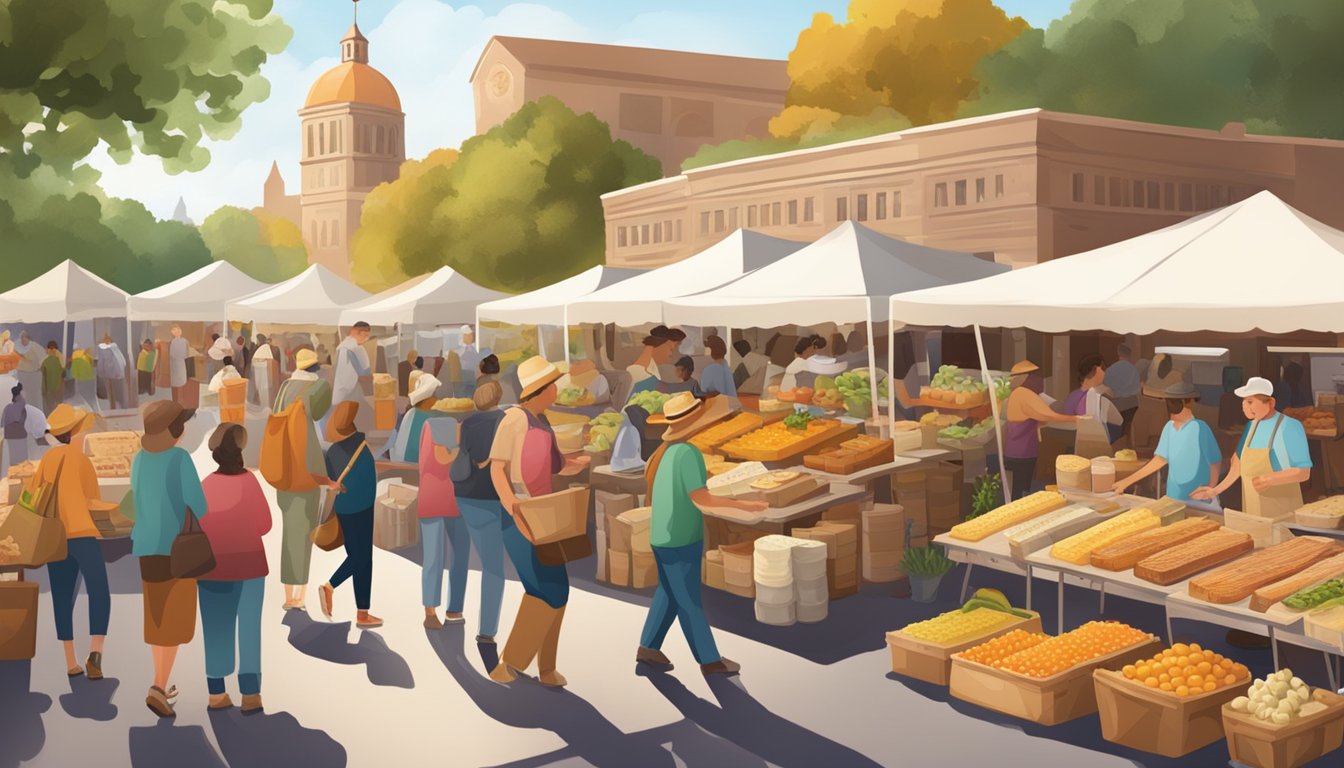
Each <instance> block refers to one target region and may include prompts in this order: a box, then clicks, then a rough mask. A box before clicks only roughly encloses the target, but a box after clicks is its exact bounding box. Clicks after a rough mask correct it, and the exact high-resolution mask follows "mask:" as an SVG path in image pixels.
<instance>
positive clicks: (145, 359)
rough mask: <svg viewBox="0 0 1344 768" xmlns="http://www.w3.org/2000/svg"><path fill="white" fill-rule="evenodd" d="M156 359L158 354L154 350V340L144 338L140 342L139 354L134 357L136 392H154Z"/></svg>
mask: <svg viewBox="0 0 1344 768" xmlns="http://www.w3.org/2000/svg"><path fill="white" fill-rule="evenodd" d="M157 360H158V355H157V354H155V352H154V342H153V341H150V340H149V339H145V340H144V341H142V342H140V354H138V355H136V357H135V373H136V388H135V391H136V393H137V394H141V395H153V394H154V363H155V362H156V361H157Z"/></svg>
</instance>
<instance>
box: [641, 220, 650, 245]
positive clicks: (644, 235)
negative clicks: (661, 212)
mask: <svg viewBox="0 0 1344 768" xmlns="http://www.w3.org/2000/svg"><path fill="white" fill-rule="evenodd" d="M639 243H640V245H648V244H649V225H648V224H644V225H641V226H640V228H639Z"/></svg>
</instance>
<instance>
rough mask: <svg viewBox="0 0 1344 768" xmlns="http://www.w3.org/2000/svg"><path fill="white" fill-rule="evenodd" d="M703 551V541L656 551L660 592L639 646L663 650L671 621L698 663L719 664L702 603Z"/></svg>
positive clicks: (657, 594)
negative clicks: (683, 635)
mask: <svg viewBox="0 0 1344 768" xmlns="http://www.w3.org/2000/svg"><path fill="white" fill-rule="evenodd" d="M704 549H705V543H704V542H703V541H697V542H695V543H694V544H687V545H686V546H684V547H654V548H653V559H654V562H656V563H657V564H658V590H657V591H656V592H654V593H653V603H652V604H651V605H650V606H649V617H648V619H647V620H645V622H644V633H643V635H641V636H640V640H639V644H640V645H642V646H644V647H645V648H653V649H658V648H661V647H662V646H663V640H664V639H665V638H666V637H667V631H668V630H669V629H671V628H672V620H673V619H677V620H679V621H680V622H681V631H682V632H683V633H684V634H685V635H686V642H687V643H689V644H690V646H691V654H692V655H693V656H695V660H696V661H697V662H699V663H700V664H712V663H714V662H716V661H718V660H719V648H718V646H717V645H715V644H714V635H713V633H711V632H710V630H709V620H708V619H706V618H705V609H704V608H703V607H702V606H701V603H700V589H701V587H700V557H701V556H702V555H703V554H704Z"/></svg>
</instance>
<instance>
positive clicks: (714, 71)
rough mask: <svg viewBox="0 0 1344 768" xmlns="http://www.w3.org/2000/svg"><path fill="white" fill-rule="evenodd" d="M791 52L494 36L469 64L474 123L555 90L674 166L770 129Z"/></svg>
mask: <svg viewBox="0 0 1344 768" xmlns="http://www.w3.org/2000/svg"><path fill="white" fill-rule="evenodd" d="M785 66H786V62H784V61H777V60H771V59H749V58H740V57H735V56H715V55H710V54H701V53H686V52H683V51H666V50H658V49H651V48H629V47H624V46H617V45H595V44H589V43H570V42H561V41H556V40H538V39H532V38H518V37H500V36H496V37H492V38H491V39H490V41H489V42H488V43H486V46H485V49H484V50H483V51H482V52H481V57H480V59H479V60H478V61H477V63H476V68H475V70H474V71H473V72H472V74H471V87H472V93H473V98H474V100H475V106H476V132H477V133H478V134H479V133H484V132H485V131H487V130H489V129H490V128H492V127H494V126H496V125H499V124H500V123H501V122H503V121H504V119H505V118H507V117H508V116H509V115H511V114H513V113H514V112H516V111H517V110H518V109H519V108H520V107H521V106H523V104H525V103H527V102H529V101H535V100H537V99H539V98H541V97H543V96H554V97H556V98H558V99H560V100H561V101H563V102H564V103H565V104H566V105H568V106H569V108H570V109H573V110H574V111H575V112H578V113H580V114H582V113H584V112H592V113H593V114H594V115H596V116H597V117H598V118H599V119H601V120H603V121H604V122H606V123H607V124H608V125H609V126H610V127H611V133H612V136H613V137H615V138H617V139H623V140H625V141H628V142H630V143H631V144H633V145H634V146H636V147H639V148H640V149H642V150H644V151H645V152H647V153H648V154H650V155H653V156H654V157H657V158H658V159H659V160H660V161H661V162H662V164H663V173H664V174H668V173H676V172H677V171H679V170H680V168H681V163H682V161H683V160H685V159H686V158H688V157H690V156H691V155H693V154H695V151H696V150H698V149H699V148H700V147H701V146H703V145H705V144H720V143H722V142H725V141H729V140H732V139H741V138H744V137H747V136H758V137H763V136H767V135H768V133H769V131H768V123H769V121H770V118H771V117H773V116H774V115H776V114H778V113H779V111H780V110H781V109H783V108H784V93H785V91H786V90H787V89H788V86H789V78H788V74H787V72H786V71H785Z"/></svg>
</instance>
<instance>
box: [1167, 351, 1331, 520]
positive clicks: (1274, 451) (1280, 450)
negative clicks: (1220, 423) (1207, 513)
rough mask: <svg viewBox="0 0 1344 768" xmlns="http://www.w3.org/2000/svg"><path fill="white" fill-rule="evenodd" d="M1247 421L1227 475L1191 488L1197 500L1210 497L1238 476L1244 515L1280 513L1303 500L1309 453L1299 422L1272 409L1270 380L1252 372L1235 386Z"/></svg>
mask: <svg viewBox="0 0 1344 768" xmlns="http://www.w3.org/2000/svg"><path fill="white" fill-rule="evenodd" d="M1236 394H1237V397H1240V398H1241V407H1242V412H1243V413H1245V414H1246V418H1247V419H1249V420H1250V422H1249V423H1248V424H1247V425H1246V428H1245V430H1244V431H1243V432H1242V437H1241V447H1240V448H1239V449H1238V450H1237V453H1236V454H1235V455H1233V457H1232V465H1231V467H1229V468H1228V470H1227V477H1224V478H1223V481H1222V482H1221V483H1218V484H1217V485H1215V486H1213V487H1210V486H1207V485H1206V486H1202V487H1200V488H1198V489H1197V490H1195V491H1194V492H1193V493H1191V494H1190V497H1191V498H1193V499H1197V500H1200V501H1207V500H1211V499H1213V498H1214V497H1215V496H1217V495H1218V494H1220V493H1222V492H1223V491H1225V490H1227V489H1228V488H1229V487H1231V485H1232V484H1233V483H1235V482H1237V480H1244V481H1245V482H1242V484H1241V497H1242V511H1243V512H1245V513H1246V514H1248V515H1257V516H1261V517H1272V518H1275V519H1281V518H1284V517H1288V516H1289V515H1291V514H1292V513H1294V512H1296V511H1297V509H1298V508H1299V507H1301V506H1302V483H1305V482H1307V481H1308V480H1309V479H1311V454H1310V452H1309V450H1308V446H1307V430H1306V428H1305V427H1303V426H1302V422H1300V421H1298V420H1297V419H1294V418H1291V417H1289V416H1285V415H1283V414H1282V413H1279V412H1278V410H1277V409H1276V406H1277V403H1276V401H1275V399H1274V385H1273V384H1271V383H1270V381H1269V380H1268V379H1264V378H1261V377H1259V376H1252V377H1251V378H1250V380H1249V381H1247V382H1246V386H1244V387H1241V388H1240V389H1238V390H1237V392H1236Z"/></svg>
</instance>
